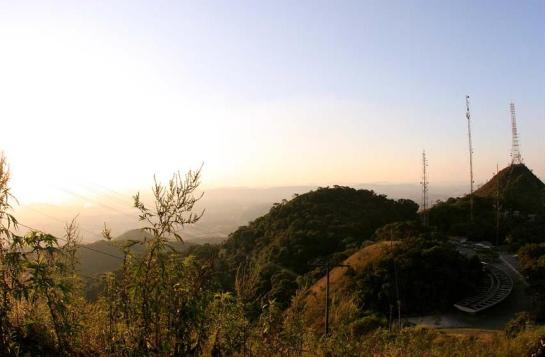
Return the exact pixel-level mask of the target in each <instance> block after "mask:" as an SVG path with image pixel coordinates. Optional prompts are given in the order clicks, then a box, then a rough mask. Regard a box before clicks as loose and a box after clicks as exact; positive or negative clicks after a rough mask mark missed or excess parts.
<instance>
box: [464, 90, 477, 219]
mask: <svg viewBox="0 0 545 357" xmlns="http://www.w3.org/2000/svg"><path fill="white" fill-rule="evenodd" d="M466 118H467V134H468V137H469V180H470V181H469V187H470V188H469V210H470V211H469V212H470V218H471V221H473V185H474V184H475V180H474V179H473V143H472V142H471V113H470V112H469V95H466Z"/></svg>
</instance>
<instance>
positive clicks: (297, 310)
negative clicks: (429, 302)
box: [0, 159, 538, 356]
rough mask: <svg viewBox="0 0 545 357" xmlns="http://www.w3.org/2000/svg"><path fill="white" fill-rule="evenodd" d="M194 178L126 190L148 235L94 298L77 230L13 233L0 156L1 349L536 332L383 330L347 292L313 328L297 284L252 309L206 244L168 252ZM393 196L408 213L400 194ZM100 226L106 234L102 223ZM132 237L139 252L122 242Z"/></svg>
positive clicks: (274, 346)
mask: <svg viewBox="0 0 545 357" xmlns="http://www.w3.org/2000/svg"><path fill="white" fill-rule="evenodd" d="M199 175H200V172H199V171H197V172H189V173H188V174H187V175H186V176H185V177H181V176H180V175H175V176H174V177H173V178H172V179H171V180H170V182H169V183H168V184H167V185H161V184H159V183H156V184H155V186H154V188H153V193H154V200H155V202H154V205H153V206H152V208H149V207H148V206H147V205H145V204H144V203H143V202H141V200H140V198H139V196H138V195H137V196H135V207H136V208H137V209H138V210H139V212H140V219H141V221H142V222H144V223H145V225H146V227H145V229H146V230H147V231H148V232H149V233H150V234H149V239H145V240H142V241H129V242H127V243H126V245H125V246H124V258H123V262H122V267H121V269H120V271H118V272H115V273H110V274H106V275H104V277H103V279H104V286H105V289H104V291H103V293H102V295H101V296H100V297H99V299H98V300H97V301H96V302H88V301H85V300H84V299H83V298H82V295H81V294H82V293H81V292H82V287H81V282H80V281H79V278H78V277H77V274H76V271H75V264H76V259H75V251H76V243H77V240H78V234H77V227H76V226H75V224H70V225H68V226H67V229H66V235H65V237H64V238H63V239H62V242H63V244H61V241H60V240H59V239H58V238H56V237H53V236H51V235H48V234H45V233H42V232H37V231H31V232H29V233H28V234H26V235H24V236H21V235H18V234H16V233H14V232H17V221H16V219H15V218H14V217H13V216H11V215H10V214H9V210H10V199H11V195H10V192H9V186H8V180H9V173H8V171H7V169H6V166H5V162H4V160H3V159H2V160H1V162H0V268H1V269H0V274H1V281H0V355H2V356H74V355H76V356H371V355H383V356H444V355H448V356H466V355H475V356H491V355H504V356H510V355H511V356H519V355H523V354H525V353H527V352H528V351H529V350H530V349H531V348H532V346H533V345H534V343H535V342H536V341H537V333H538V332H537V330H525V327H524V328H518V324H517V329H516V333H515V334H513V333H511V334H510V335H509V337H508V336H507V335H498V336H494V337H493V338H492V340H490V341H481V340H479V339H476V338H473V337H468V338H466V337H459V336H447V335H445V334H443V333H441V332H438V331H434V330H425V329H415V328H405V329H399V330H392V331H389V330H386V329H384V328H381V327H380V326H383V325H384V322H383V321H382V320H381V319H380V318H377V317H376V316H373V315H367V316H364V317H362V316H360V308H359V307H358V306H357V304H355V303H353V302H354V301H355V300H353V299H351V298H347V299H338V300H335V302H334V304H333V306H332V317H331V321H332V325H331V333H330V334H329V335H328V336H327V337H324V336H323V335H322V334H321V332H317V331H314V330H312V329H311V328H309V327H308V326H307V325H306V324H305V320H304V316H305V308H306V307H305V299H304V296H305V295H304V291H303V290H299V291H298V292H297V293H296V294H294V295H293V297H292V298H291V300H290V302H289V304H288V305H289V308H288V309H284V308H283V304H281V303H279V302H277V301H275V300H274V299H267V300H265V301H264V303H263V304H261V305H260V306H259V309H258V310H259V311H258V314H257V315H254V314H253V309H254V308H255V302H253V301H251V300H250V298H251V297H252V296H253V295H252V294H253V292H254V290H253V285H254V283H255V281H254V276H253V275H252V274H251V273H249V272H248V271H245V270H244V269H241V270H239V271H238V273H237V278H236V282H235V289H234V291H232V292H225V291H224V290H223V289H222V286H223V285H222V280H223V278H224V277H223V276H222V274H221V273H220V274H218V272H220V270H221V269H222V268H220V267H217V266H215V264H217V262H218V259H217V250H214V249H212V250H206V249H205V250H201V254H200V255H199V256H195V255H183V254H181V253H180V252H178V251H176V249H170V248H172V247H171V243H170V242H171V241H172V240H173V239H175V240H177V241H182V238H181V237H180V236H179V234H178V232H179V229H180V228H181V227H183V226H184V225H185V224H191V223H194V222H196V221H197V220H198V219H199V218H200V215H195V214H194V213H193V206H194V204H195V203H196V202H197V200H198V199H199V196H196V195H194V192H195V190H196V188H197V187H198V183H199ZM380 200H382V199H381V198H379V201H380ZM400 205H401V206H400V207H406V208H407V207H408V208H409V209H408V211H407V212H408V213H410V212H411V211H412V208H411V206H412V205H411V204H410V203H409V204H408V205H407V202H402V203H400ZM394 206H395V205H394ZM104 235H105V236H106V237H110V232H109V231H108V230H107V229H105V232H104ZM407 242H409V240H407ZM135 245H140V249H138V251H139V252H140V253H139V254H134V252H135V250H134V249H131V248H133V247H134V246H135ZM424 248H425V247H424ZM430 249H434V248H433V247H430ZM439 256H441V255H439ZM513 335H514V337H513Z"/></svg>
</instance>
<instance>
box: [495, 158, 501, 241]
mask: <svg viewBox="0 0 545 357" xmlns="http://www.w3.org/2000/svg"><path fill="white" fill-rule="evenodd" d="M499 173H500V168H499V166H498V164H496V246H498V245H499V244H500V175H499Z"/></svg>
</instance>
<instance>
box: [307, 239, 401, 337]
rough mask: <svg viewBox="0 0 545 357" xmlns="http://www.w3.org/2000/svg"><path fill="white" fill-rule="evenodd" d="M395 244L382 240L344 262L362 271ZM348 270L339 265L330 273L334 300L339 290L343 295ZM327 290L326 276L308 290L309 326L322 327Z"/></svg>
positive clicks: (330, 288)
mask: <svg viewBox="0 0 545 357" xmlns="http://www.w3.org/2000/svg"><path fill="white" fill-rule="evenodd" d="M394 244H397V242H391V241H382V242H378V243H374V244H371V245H368V246H366V247H364V248H362V249H360V250H359V251H357V252H356V253H354V254H352V255H351V256H350V257H348V258H347V259H346V260H345V261H344V262H343V264H346V265H349V266H350V267H351V269H353V270H355V271H361V270H363V269H365V268H366V267H367V266H368V265H369V264H371V263H373V262H375V261H377V260H378V259H379V258H380V257H381V256H382V254H383V253H384V252H385V251H386V250H387V249H390V247H391V246H392V245H394ZM346 272H347V268H344V267H337V268H334V269H332V270H331V272H330V273H329V292H330V297H331V299H332V300H333V301H335V296H336V295H337V292H341V293H340V294H338V295H343V293H342V290H343V288H345V287H346V286H347V283H348V277H347V276H346ZM325 290H326V277H325V276H324V277H323V278H321V279H320V280H318V281H317V282H316V283H314V285H312V286H311V287H310V288H309V290H308V292H307V297H306V301H305V302H306V313H305V320H306V321H307V324H308V326H311V327H313V328H321V325H322V324H323V315H324V309H325V306H324V304H325Z"/></svg>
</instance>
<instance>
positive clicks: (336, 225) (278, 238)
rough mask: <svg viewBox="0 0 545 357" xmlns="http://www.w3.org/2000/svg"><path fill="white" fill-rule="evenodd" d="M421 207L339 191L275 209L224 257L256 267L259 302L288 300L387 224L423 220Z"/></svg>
mask: <svg viewBox="0 0 545 357" xmlns="http://www.w3.org/2000/svg"><path fill="white" fill-rule="evenodd" d="M417 210H418V205H417V204H416V203H415V202H413V201H410V200H391V199H388V198H387V197H386V196H384V195H378V194H375V193H374V192H373V191H368V190H356V189H353V188H350V187H340V186H334V187H331V188H329V187H328V188H319V189H317V190H314V191H310V192H308V193H305V194H302V195H298V196H295V197H294V198H293V199H292V200H290V201H283V202H282V203H278V204H275V205H274V206H273V207H272V208H271V210H270V211H269V213H267V214H266V215H264V216H262V217H260V218H258V219H256V220H254V221H253V222H251V223H250V224H248V225H247V226H243V227H240V228H239V229H238V230H236V231H235V232H234V233H232V234H231V235H230V236H229V238H228V240H227V241H226V242H225V243H224V245H223V247H222V255H223V257H224V258H225V259H226V261H227V262H228V263H229V266H231V267H233V268H235V267H238V266H240V265H241V264H245V263H250V262H251V263H252V264H253V267H254V268H253V270H256V271H257V272H258V275H259V278H258V280H259V282H258V289H257V290H258V291H256V296H257V295H258V296H264V295H267V296H268V297H274V298H276V299H278V300H280V301H282V300H284V301H286V299H287V298H288V297H289V296H290V295H291V294H292V293H293V291H294V290H295V289H296V279H297V278H298V277H299V276H301V275H304V274H305V273H307V272H309V271H311V270H313V269H315V267H313V264H316V263H319V262H321V261H322V262H323V261H326V260H327V261H333V262H339V261H342V260H343V259H345V258H346V257H348V256H349V255H350V254H351V253H352V252H353V251H355V250H356V249H358V248H359V247H360V245H361V243H362V242H363V241H364V240H367V239H369V238H370V237H371V236H372V234H373V233H374V232H375V230H376V229H377V228H379V227H381V226H383V225H384V224H387V223H390V222H395V221H404V220H413V219H416V218H417Z"/></svg>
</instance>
